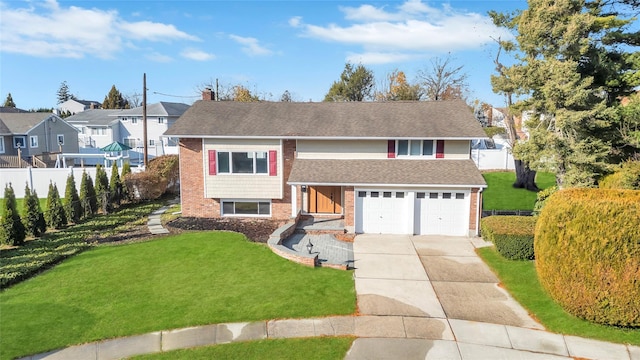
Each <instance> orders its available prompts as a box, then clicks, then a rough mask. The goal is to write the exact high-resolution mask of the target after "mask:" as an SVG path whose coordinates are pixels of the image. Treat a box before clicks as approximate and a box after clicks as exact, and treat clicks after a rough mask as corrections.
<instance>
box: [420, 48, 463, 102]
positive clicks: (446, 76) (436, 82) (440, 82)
mask: <svg viewBox="0 0 640 360" xmlns="http://www.w3.org/2000/svg"><path fill="white" fill-rule="evenodd" d="M463 67H464V66H463V65H460V66H457V67H455V66H453V64H452V58H451V56H447V57H446V58H434V59H432V60H431V66H430V67H428V68H426V69H424V70H420V71H418V79H419V81H420V83H421V85H422V91H423V93H424V96H425V97H426V99H427V100H454V99H461V100H464V99H465V97H466V93H467V90H468V85H467V77H468V75H467V74H466V73H465V72H464V71H463Z"/></svg>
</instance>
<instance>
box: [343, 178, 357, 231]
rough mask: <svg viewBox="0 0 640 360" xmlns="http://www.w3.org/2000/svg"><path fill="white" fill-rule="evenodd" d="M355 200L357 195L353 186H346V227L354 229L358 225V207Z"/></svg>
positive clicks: (344, 200) (344, 198)
mask: <svg viewBox="0 0 640 360" xmlns="http://www.w3.org/2000/svg"><path fill="white" fill-rule="evenodd" d="M354 199H355V195H354V190H353V186H346V187H345V188H344V197H343V202H344V207H343V209H344V225H345V226H349V227H354V226H355V225H356V221H355V216H356V214H355V212H356V206H355V203H354Z"/></svg>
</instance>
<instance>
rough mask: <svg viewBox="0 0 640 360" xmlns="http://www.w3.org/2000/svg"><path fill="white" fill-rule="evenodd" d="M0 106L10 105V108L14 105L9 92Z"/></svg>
mask: <svg viewBox="0 0 640 360" xmlns="http://www.w3.org/2000/svg"><path fill="white" fill-rule="evenodd" d="M2 106H3V107H10V108H14V107H16V103H15V102H13V97H11V93H9V94H7V99H6V100H5V101H4V104H3V105H2Z"/></svg>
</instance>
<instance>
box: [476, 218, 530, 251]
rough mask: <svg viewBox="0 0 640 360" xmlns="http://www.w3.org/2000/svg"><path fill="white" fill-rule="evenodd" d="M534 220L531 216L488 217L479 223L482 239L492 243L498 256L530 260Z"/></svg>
mask: <svg viewBox="0 0 640 360" xmlns="http://www.w3.org/2000/svg"><path fill="white" fill-rule="evenodd" d="M535 225H536V219H535V218H534V217H532V216H489V217H486V218H483V219H482V220H481V222H480V229H481V231H482V237H483V238H484V239H485V240H487V241H491V242H493V244H494V245H495V246H496V250H498V252H499V253H500V255H502V256H504V257H505V258H507V259H511V260H532V259H533V258H534V252H533V237H534V229H535Z"/></svg>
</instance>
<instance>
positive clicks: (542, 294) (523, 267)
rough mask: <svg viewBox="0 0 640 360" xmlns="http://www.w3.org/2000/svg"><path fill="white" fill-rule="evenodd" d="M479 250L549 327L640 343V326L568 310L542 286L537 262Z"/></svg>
mask: <svg viewBox="0 0 640 360" xmlns="http://www.w3.org/2000/svg"><path fill="white" fill-rule="evenodd" d="M478 253H479V255H480V257H482V259H483V260H484V261H485V262H486V263H487V264H489V266H490V267H491V268H492V269H493V271H494V272H495V273H496V274H497V275H498V277H499V278H500V281H501V282H502V284H503V285H504V286H505V287H506V289H507V290H508V291H509V292H510V293H511V295H513V297H514V298H515V299H516V300H517V301H518V302H519V303H520V304H522V306H524V307H525V308H526V309H527V310H528V311H529V313H531V314H532V315H533V316H534V317H535V318H536V319H538V320H539V321H540V322H541V323H542V325H544V327H545V328H547V330H549V331H553V332H556V333H560V334H566V335H576V336H581V337H586V338H591V339H598V340H604V341H611V342H617V343H625V344H633V345H637V346H638V345H640V329H636V330H632V329H624V328H616V327H612V326H605V325H599V324H595V323H591V322H589V321H586V320H582V319H579V318H577V317H575V316H573V315H571V314H569V313H567V312H566V311H564V310H563V309H562V307H561V306H560V305H558V304H557V303H556V302H555V301H553V299H552V298H551V297H550V296H549V295H548V294H547V292H546V291H545V290H544V289H543V288H542V286H541V285H540V282H539V281H538V276H537V274H536V269H535V265H534V262H533V261H517V260H507V259H505V258H503V257H502V256H500V255H499V254H498V253H497V252H496V250H495V249H494V248H483V249H479V250H478Z"/></svg>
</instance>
